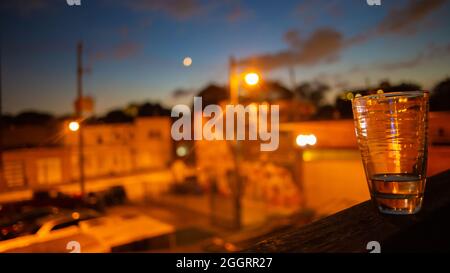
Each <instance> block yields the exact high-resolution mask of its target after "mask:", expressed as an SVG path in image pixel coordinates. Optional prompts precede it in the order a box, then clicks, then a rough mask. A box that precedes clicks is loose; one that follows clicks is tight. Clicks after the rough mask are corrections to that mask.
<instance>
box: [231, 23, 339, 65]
mask: <svg viewBox="0 0 450 273" xmlns="http://www.w3.org/2000/svg"><path fill="white" fill-rule="evenodd" d="M285 40H286V41H287V43H288V44H289V46H290V48H289V49H287V50H282V51H279V52H276V53H273V54H263V55H255V56H252V57H249V58H246V59H243V60H241V61H240V62H239V64H240V65H243V66H257V67H258V68H259V69H262V70H271V69H276V68H279V67H283V66H287V65H309V66H311V65H316V64H319V63H330V62H334V61H336V60H337V59H338V58H339V53H340V52H341V50H342V49H343V47H344V38H343V35H342V34H341V33H340V32H338V31H337V30H334V29H331V28H322V29H318V30H316V31H315V32H313V33H312V34H311V35H310V36H309V37H307V38H306V39H304V40H302V39H300V35H299V34H298V32H296V31H294V30H290V31H288V32H287V33H286V34H285Z"/></svg>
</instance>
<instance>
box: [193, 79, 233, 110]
mask: <svg viewBox="0 0 450 273" xmlns="http://www.w3.org/2000/svg"><path fill="white" fill-rule="evenodd" d="M197 96H198V97H202V101H203V107H205V106H206V105H210V104H219V102H221V101H223V100H229V98H230V97H229V92H228V89H227V88H225V87H222V86H218V85H215V84H210V85H208V86H206V87H205V88H203V89H202V90H200V92H199V93H198V94H197Z"/></svg>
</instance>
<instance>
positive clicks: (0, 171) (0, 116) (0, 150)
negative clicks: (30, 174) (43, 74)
mask: <svg viewBox="0 0 450 273" xmlns="http://www.w3.org/2000/svg"><path fill="white" fill-rule="evenodd" d="M2 73H3V71H2V47H1V46H0V191H1V190H2V188H3V187H6V183H5V180H4V178H3V134H4V132H3V129H4V128H3V127H4V126H3V109H2V104H3V101H2V91H3V90H2V88H3V82H2Z"/></svg>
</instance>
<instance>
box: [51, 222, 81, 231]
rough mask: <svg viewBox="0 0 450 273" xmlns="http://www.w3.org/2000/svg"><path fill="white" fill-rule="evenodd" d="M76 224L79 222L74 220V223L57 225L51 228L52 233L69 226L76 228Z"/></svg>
mask: <svg viewBox="0 0 450 273" xmlns="http://www.w3.org/2000/svg"><path fill="white" fill-rule="evenodd" d="M78 222H79V220H75V221H69V222H65V223H61V224H58V225H56V226H54V227H53V228H52V231H53V230H58V229H63V228H67V227H71V226H78Z"/></svg>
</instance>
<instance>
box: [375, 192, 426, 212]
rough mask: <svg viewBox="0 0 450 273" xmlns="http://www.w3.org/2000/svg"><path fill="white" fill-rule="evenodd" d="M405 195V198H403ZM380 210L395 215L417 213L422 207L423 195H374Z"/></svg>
mask: <svg viewBox="0 0 450 273" xmlns="http://www.w3.org/2000/svg"><path fill="white" fill-rule="evenodd" d="M402 197H404V198H402ZM372 200H373V201H374V202H375V204H376V206H377V207H378V210H379V211H380V212H381V213H386V214H395V215H409V214H416V213H418V212H419V211H420V209H421V208H422V201H423V197H422V196H417V195H414V196H404V195H400V196H389V197H386V196H380V195H378V196H372Z"/></svg>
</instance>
